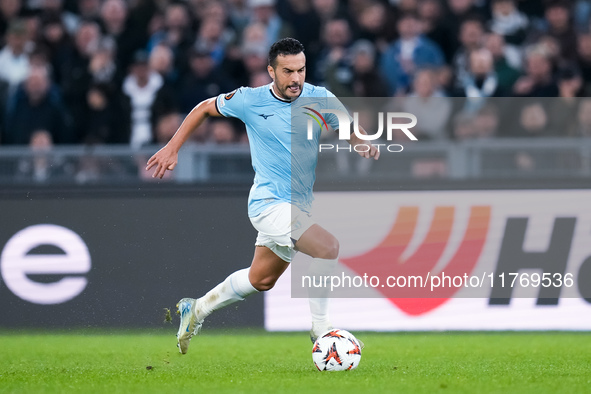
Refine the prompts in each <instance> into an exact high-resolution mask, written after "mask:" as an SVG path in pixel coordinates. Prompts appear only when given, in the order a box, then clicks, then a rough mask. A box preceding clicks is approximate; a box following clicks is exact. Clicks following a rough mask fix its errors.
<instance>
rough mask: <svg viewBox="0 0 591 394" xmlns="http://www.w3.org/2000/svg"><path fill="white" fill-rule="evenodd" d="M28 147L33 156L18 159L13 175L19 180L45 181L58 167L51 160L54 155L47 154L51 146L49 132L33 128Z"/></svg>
mask: <svg viewBox="0 0 591 394" xmlns="http://www.w3.org/2000/svg"><path fill="white" fill-rule="evenodd" d="M29 148H30V149H31V152H32V153H33V156H32V157H25V158H22V159H21V160H19V162H18V168H17V170H16V174H15V177H16V179H17V180H18V181H19V182H27V181H28V182H30V181H32V182H35V183H43V182H46V181H47V180H48V179H50V178H51V177H52V175H54V174H55V172H56V170H57V168H58V167H59V166H58V165H56V164H57V163H54V162H53V161H54V160H55V157H53V156H50V155H49V154H48V153H49V152H50V151H51V149H52V148H53V141H52V138H51V134H50V133H49V132H48V131H47V130H35V131H34V132H33V133H32V134H31V139H30V142H29Z"/></svg>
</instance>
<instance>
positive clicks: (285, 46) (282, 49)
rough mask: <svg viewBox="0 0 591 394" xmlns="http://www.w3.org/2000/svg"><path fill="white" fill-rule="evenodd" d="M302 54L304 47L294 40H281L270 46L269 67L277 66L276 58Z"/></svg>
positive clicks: (288, 38)
mask: <svg viewBox="0 0 591 394" xmlns="http://www.w3.org/2000/svg"><path fill="white" fill-rule="evenodd" d="M300 52H304V46H303V45H302V43H301V42H299V41H298V40H296V39H295V38H290V37H287V38H282V39H281V40H279V41H277V42H275V43H274V44H273V45H271V49H269V65H270V66H271V67H273V68H275V66H276V64H277V56H279V55H281V56H286V55H297V54H298V53H300Z"/></svg>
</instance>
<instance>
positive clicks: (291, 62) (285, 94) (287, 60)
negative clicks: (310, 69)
mask: <svg viewBox="0 0 591 394" xmlns="http://www.w3.org/2000/svg"><path fill="white" fill-rule="evenodd" d="M267 69H268V71H269V75H270V76H271V78H273V81H274V82H275V83H274V90H275V94H277V95H278V96H279V97H281V98H283V99H285V100H295V99H296V98H298V97H299V96H300V94H302V88H303V87H304V80H305V79H306V55H304V52H300V53H298V54H297V55H285V56H281V55H279V56H277V60H276V63H275V67H274V68H273V67H271V66H268V67H267Z"/></svg>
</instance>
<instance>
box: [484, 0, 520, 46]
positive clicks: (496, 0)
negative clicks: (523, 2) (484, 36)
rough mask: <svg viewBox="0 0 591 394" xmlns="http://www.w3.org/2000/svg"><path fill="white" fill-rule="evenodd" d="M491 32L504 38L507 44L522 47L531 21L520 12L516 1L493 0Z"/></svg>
mask: <svg viewBox="0 0 591 394" xmlns="http://www.w3.org/2000/svg"><path fill="white" fill-rule="evenodd" d="M491 3H492V4H491V7H492V19H491V20H490V22H489V29H490V31H491V32H493V33H495V34H498V35H500V36H503V38H504V39H505V42H506V43H508V44H512V45H521V44H522V43H523V41H525V39H526V37H527V31H528V27H529V20H528V18H527V16H526V15H525V14H523V13H522V12H520V11H519V9H518V8H517V4H516V3H515V0H492V2H491Z"/></svg>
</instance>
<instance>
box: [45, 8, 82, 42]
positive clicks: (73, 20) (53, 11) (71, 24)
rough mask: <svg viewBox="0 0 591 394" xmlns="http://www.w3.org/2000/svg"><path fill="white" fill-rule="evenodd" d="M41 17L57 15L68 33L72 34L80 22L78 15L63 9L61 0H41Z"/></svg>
mask: <svg viewBox="0 0 591 394" xmlns="http://www.w3.org/2000/svg"><path fill="white" fill-rule="evenodd" d="M40 5H41V15H40V16H41V17H42V18H43V17H45V16H58V17H59V18H60V19H61V21H62V24H63V25H64V27H65V28H66V30H67V31H68V33H69V34H73V33H74V32H75V31H76V29H78V25H79V24H80V18H79V17H78V15H76V14H74V13H72V12H70V11H68V10H65V9H64V1H63V0H41V1H40Z"/></svg>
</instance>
